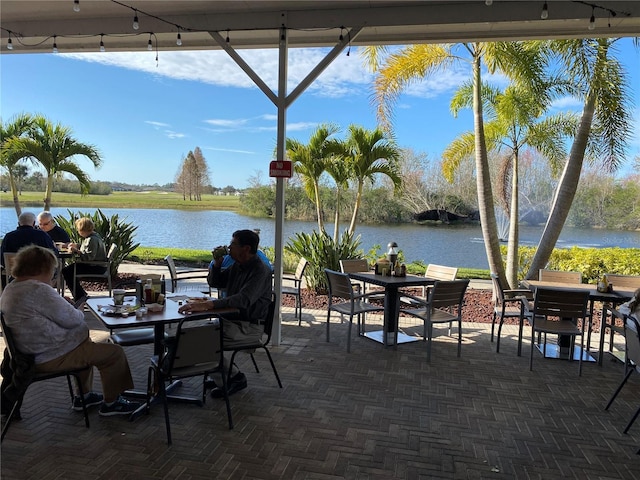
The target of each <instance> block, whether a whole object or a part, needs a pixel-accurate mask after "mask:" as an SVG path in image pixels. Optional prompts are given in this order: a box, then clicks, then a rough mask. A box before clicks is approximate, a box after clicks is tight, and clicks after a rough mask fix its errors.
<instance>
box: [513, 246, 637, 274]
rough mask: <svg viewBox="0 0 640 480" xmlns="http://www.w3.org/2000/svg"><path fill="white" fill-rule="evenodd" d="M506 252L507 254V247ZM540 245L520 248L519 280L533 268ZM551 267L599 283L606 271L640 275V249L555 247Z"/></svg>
mask: <svg viewBox="0 0 640 480" xmlns="http://www.w3.org/2000/svg"><path fill="white" fill-rule="evenodd" d="M501 248H503V249H505V251H504V252H503V253H505V254H506V247H504V246H503V247H501ZM535 251H536V247H519V248H518V252H519V256H520V268H519V277H518V278H519V279H523V278H524V275H525V274H526V272H527V271H528V270H529V265H531V260H532V259H533V255H534V254H535ZM547 268H550V269H553V270H564V271H576V272H581V273H582V281H583V282H584V283H597V282H598V279H599V278H600V277H602V275H603V274H604V273H617V274H620V275H640V248H619V247H614V248H581V247H572V248H554V249H553V252H552V253H551V258H550V259H549V263H548V264H547Z"/></svg>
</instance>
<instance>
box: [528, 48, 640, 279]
mask: <svg viewBox="0 0 640 480" xmlns="http://www.w3.org/2000/svg"><path fill="white" fill-rule="evenodd" d="M618 40H619V39H612V38H599V39H574V40H556V41H552V42H548V43H545V45H546V46H548V47H549V48H550V51H553V52H556V53H557V54H558V56H559V58H560V60H561V62H562V64H563V66H564V67H565V71H566V74H567V76H568V78H569V80H571V81H573V82H574V84H575V88H576V93H577V94H579V95H580V96H581V97H582V98H583V99H584V105H583V110H582V116H581V118H580V123H579V126H578V130H577V132H576V135H575V137H574V139H573V144H572V146H571V151H570V153H569V158H568V159H567V162H566V164H565V166H564V170H563V172H562V176H561V178H560V181H559V183H558V186H557V188H556V192H555V195H554V198H553V204H552V206H551V212H550V213H549V218H548V219H547V223H546V225H545V227H544V231H543V232H542V236H541V237H540V242H539V243H538V248H537V249H536V253H535V255H534V257H533V260H532V261H531V266H530V267H529V271H528V272H527V275H526V278H534V277H535V276H536V275H537V274H538V271H539V269H541V268H544V267H545V265H546V264H547V262H548V261H549V258H550V257H551V253H552V252H553V249H554V247H555V245H556V242H557V241H558V237H559V236H560V233H561V232H562V228H563V227H564V224H565V221H566V219H567V217H568V215H569V210H570V209H571V204H572V203H573V199H574V197H575V194H576V191H577V189H578V183H579V181H580V173H581V171H582V164H583V162H584V158H585V153H588V152H590V153H592V154H593V156H594V157H599V158H601V159H602V163H603V165H604V167H605V168H607V169H609V170H611V171H613V170H615V169H616V168H618V166H619V165H620V163H621V161H622V159H623V158H624V147H625V145H626V140H627V139H628V138H629V137H630V136H631V135H630V134H631V126H630V122H629V119H630V113H629V96H628V94H627V92H626V86H627V85H626V84H627V81H626V76H625V74H624V71H623V68H622V66H621V65H620V63H619V62H618V60H617V59H616V58H615V56H614V55H613V53H614V44H615V42H616V41H618ZM635 45H636V46H638V45H639V42H638V39H636V41H635Z"/></svg>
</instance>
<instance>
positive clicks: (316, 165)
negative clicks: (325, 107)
mask: <svg viewBox="0 0 640 480" xmlns="http://www.w3.org/2000/svg"><path fill="white" fill-rule="evenodd" d="M338 131H339V128H338V127H337V126H336V125H331V124H324V125H320V126H319V127H318V128H317V129H316V130H315V132H313V134H312V135H311V137H310V138H309V143H308V144H306V145H305V144H303V143H301V142H299V141H298V140H294V139H290V138H287V140H286V149H287V157H288V158H289V160H291V161H292V162H293V164H294V169H295V171H296V173H297V174H299V175H300V176H301V177H302V184H303V186H304V190H305V192H306V194H307V196H308V197H309V198H310V199H311V201H312V202H313V203H314V204H315V206H316V214H317V216H318V230H319V231H320V232H322V233H325V230H324V218H323V214H322V204H321V202H320V177H321V176H322V174H323V173H324V171H325V167H326V163H327V159H328V158H329V157H330V154H329V153H328V151H327V145H328V141H329V137H331V136H332V135H334V134H336V133H337V132H338Z"/></svg>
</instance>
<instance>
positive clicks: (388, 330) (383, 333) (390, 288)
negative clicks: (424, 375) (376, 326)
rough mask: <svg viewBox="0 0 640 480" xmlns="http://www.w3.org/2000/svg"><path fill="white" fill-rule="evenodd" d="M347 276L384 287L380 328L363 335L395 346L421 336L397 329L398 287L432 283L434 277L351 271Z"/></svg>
mask: <svg viewBox="0 0 640 480" xmlns="http://www.w3.org/2000/svg"><path fill="white" fill-rule="evenodd" d="M349 277H350V278H352V279H354V280H359V281H361V282H365V283H370V284H372V285H377V286H380V287H384V321H383V326H382V330H376V331H372V332H365V333H364V336H365V337H367V338H370V339H371V340H374V341H376V342H379V343H382V344H383V345H385V346H390V345H393V346H396V345H397V344H398V343H408V342H416V341H418V340H422V337H415V336H412V335H407V334H405V333H402V332H399V331H398V318H399V316H400V288H403V287H421V286H425V285H433V284H434V283H435V281H436V280H435V279H433V278H429V277H425V276H418V275H411V274H407V275H406V276H405V277H394V276H386V275H377V274H375V273H373V272H353V273H349Z"/></svg>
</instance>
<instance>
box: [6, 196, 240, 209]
mask: <svg viewBox="0 0 640 480" xmlns="http://www.w3.org/2000/svg"><path fill="white" fill-rule="evenodd" d="M43 198H44V193H43V192H23V193H22V195H20V205H21V206H22V207H23V208H35V209H38V210H42V208H43V205H44V202H43ZM239 205H240V199H239V197H236V196H221V195H203V196H202V200H201V201H199V202H196V201H189V200H183V199H182V195H180V194H178V193H173V192H159V191H148V192H113V193H112V194H111V195H80V194H75V193H60V192H53V195H52V197H51V206H52V207H60V206H63V207H65V208H69V209H77V208H168V209H176V210H231V211H235V210H237V209H238V206H239ZM0 207H13V197H12V196H11V192H9V191H7V192H6V193H5V192H0Z"/></svg>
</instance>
